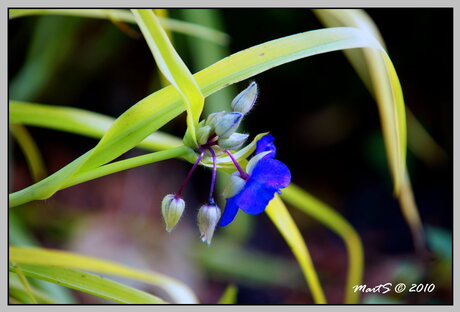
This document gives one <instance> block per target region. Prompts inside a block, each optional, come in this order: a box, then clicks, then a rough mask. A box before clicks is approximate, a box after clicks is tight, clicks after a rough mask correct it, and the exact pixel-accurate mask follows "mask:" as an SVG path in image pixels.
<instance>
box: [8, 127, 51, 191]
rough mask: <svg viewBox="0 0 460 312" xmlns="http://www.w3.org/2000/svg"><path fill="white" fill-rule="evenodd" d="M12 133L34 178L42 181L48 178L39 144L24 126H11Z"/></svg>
mask: <svg viewBox="0 0 460 312" xmlns="http://www.w3.org/2000/svg"><path fill="white" fill-rule="evenodd" d="M10 131H11V133H12V134H13V136H14V138H15V139H16V141H17V142H18V144H19V146H20V148H21V150H22V152H23V153H24V156H25V157H26V160H27V165H28V166H29V169H30V172H31V174H32V178H33V179H34V181H35V182H37V181H40V180H41V179H43V178H44V177H45V176H46V168H45V164H44V162H43V159H42V156H41V153H40V151H39V150H38V147H37V144H35V141H34V139H33V138H32V136H31V135H30V133H29V131H27V128H26V127H25V126H24V125H21V124H10Z"/></svg>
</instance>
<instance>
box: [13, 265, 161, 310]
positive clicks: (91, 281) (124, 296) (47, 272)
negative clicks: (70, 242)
mask: <svg viewBox="0 0 460 312" xmlns="http://www.w3.org/2000/svg"><path fill="white" fill-rule="evenodd" d="M21 267H22V270H23V272H24V274H26V275H27V276H29V277H33V278H37V279H40V280H44V281H48V282H52V283H55V284H59V285H63V286H65V287H69V288H72V289H76V290H80V291H83V292H86V293H88V294H92V295H95V296H98V297H101V298H105V299H109V300H113V301H115V302H119V303H128V304H148V303H150V304H160V303H165V302H164V301H163V300H162V299H160V298H158V297H155V296H153V295H151V294H148V293H146V292H143V291H140V290H137V289H134V288H131V287H128V286H125V285H123V284H120V283H117V282H114V281H111V280H109V279H106V278H104V277H100V276H96V275H93V274H89V273H85V272H82V271H78V270H73V269H68V268H60V267H53V266H41V265H30V264H24V265H22V266H21ZM10 271H12V272H16V271H17V269H16V268H15V267H14V266H11V265H10Z"/></svg>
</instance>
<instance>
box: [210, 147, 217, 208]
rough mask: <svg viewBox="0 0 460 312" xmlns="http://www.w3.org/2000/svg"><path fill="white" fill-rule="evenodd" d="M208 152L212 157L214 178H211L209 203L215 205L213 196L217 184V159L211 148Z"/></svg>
mask: <svg viewBox="0 0 460 312" xmlns="http://www.w3.org/2000/svg"><path fill="white" fill-rule="evenodd" d="M208 151H209V152H210V153H211V155H212V178H211V189H210V190H209V200H208V201H209V203H210V204H213V203H214V198H213V196H212V194H213V193H214V185H215V184H216V174H217V164H216V163H217V159H216V153H215V152H214V151H213V149H212V148H211V147H208Z"/></svg>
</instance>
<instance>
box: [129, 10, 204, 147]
mask: <svg viewBox="0 0 460 312" xmlns="http://www.w3.org/2000/svg"><path fill="white" fill-rule="evenodd" d="M132 12H133V14H134V16H135V18H136V21H137V23H138V25H139V27H140V28H141V31H142V33H143V35H144V37H145V39H146V41H147V43H148V45H149V47H150V50H151V51H152V54H153V56H154V58H155V60H156V62H157V65H158V67H159V68H160V70H161V72H162V73H163V75H164V76H165V77H166V78H167V79H168V80H169V82H171V84H172V85H173V86H174V87H175V88H176V90H177V91H179V92H180V94H181V96H182V99H183V101H184V103H185V109H186V111H187V129H188V130H189V131H190V134H191V136H192V139H193V140H194V142H195V144H197V141H196V129H195V128H196V127H197V125H198V121H199V118H200V116H201V113H202V111H203V107H204V97H203V94H202V93H201V90H200V88H199V86H198V84H197V83H196V81H195V78H194V77H193V75H192V73H191V72H190V71H189V70H188V68H187V66H186V65H185V63H184V62H183V61H182V59H181V58H180V56H179V54H178V53H177V52H176V50H175V49H174V47H173V46H172V44H171V42H170V41H169V39H168V36H167V35H166V33H165V31H164V30H163V28H161V25H160V23H159V22H158V19H157V17H156V16H155V13H153V11H152V10H146V9H142V10H132Z"/></svg>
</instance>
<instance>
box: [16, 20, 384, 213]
mask: <svg viewBox="0 0 460 312" xmlns="http://www.w3.org/2000/svg"><path fill="white" fill-rule="evenodd" d="M371 39H372V38H369V36H367V35H366V33H364V32H363V31H361V30H359V29H356V28H350V27H340V28H328V29H320V30H315V31H309V32H305V33H300V34H297V35H292V36H288V37H285V38H280V39H277V40H273V41H269V42H267V43H264V44H261V45H258V46H255V47H252V48H249V49H247V50H244V51H241V52H239V53H236V54H233V55H231V56H229V57H227V58H225V59H223V60H221V61H219V62H217V63H215V64H214V65H211V66H210V67H208V68H206V69H204V70H202V71H200V72H199V73H196V74H195V75H194V76H195V79H196V81H197V83H198V85H199V86H200V88H201V91H202V93H203V94H204V95H205V96H208V95H210V94H212V93H214V92H216V91H218V90H220V89H221V88H223V87H225V86H227V85H229V84H232V83H235V82H238V81H241V80H244V79H246V78H249V77H252V76H254V75H257V74H259V73H261V72H263V71H266V70H268V69H270V68H272V67H275V66H279V65H281V64H284V63H287V62H291V61H294V60H297V59H300V58H303V57H307V56H312V55H316V54H320V53H326V52H330V51H336V50H342V49H352V48H358V47H371V48H376V49H381V47H380V46H379V45H378V43H376V42H375V41H372V40H371ZM369 40H370V41H369ZM183 111H184V106H183V105H181V95H180V94H179V93H178V92H177V91H176V90H175V88H174V87H172V86H168V87H166V88H163V89H161V90H159V91H157V92H155V93H153V94H151V95H149V96H148V97H146V98H144V99H143V100H141V101H139V102H138V103H137V104H135V105H134V106H132V107H131V108H130V109H128V110H127V111H126V112H125V113H123V114H122V115H121V116H120V117H119V118H117V120H116V121H115V122H114V123H113V124H112V126H111V127H110V129H109V130H108V131H107V132H106V134H105V135H104V137H103V138H102V139H101V141H100V142H99V144H98V145H97V146H96V147H95V148H94V149H93V150H91V151H90V152H88V153H87V154H85V155H84V156H82V157H80V158H79V159H77V160H76V161H75V162H76V164H75V163H72V164H69V165H68V166H66V167H64V168H63V169H62V170H60V171H58V172H57V173H56V175H57V176H58V178H56V180H54V179H55V178H54V177H53V175H52V176H50V177H52V178H50V179H49V180H47V179H48V178H49V177H48V178H47V179H45V180H46V181H47V182H46V183H41V184H40V182H39V183H37V184H34V185H32V186H30V187H28V188H26V189H24V190H21V191H19V192H16V193H13V194H11V195H10V206H15V205H19V204H21V203H25V202H28V201H31V200H34V199H45V198H48V197H49V196H51V195H52V194H53V193H54V192H56V191H57V190H59V188H60V186H62V184H63V183H64V182H65V180H66V179H69V178H70V177H71V176H72V175H74V174H75V173H76V172H78V170H80V169H84V170H89V169H94V168H96V167H98V166H100V165H102V164H105V163H107V162H109V161H111V160H113V159H115V158H116V157H118V156H120V155H121V154H122V153H124V152H126V151H128V150H129V149H131V148H133V147H134V146H136V145H137V144H138V143H139V142H141V141H142V140H144V139H145V138H146V137H147V136H148V135H150V134H151V133H153V132H154V131H156V130H158V129H159V128H160V127H161V126H163V125H164V124H166V123H167V122H169V121H170V120H171V119H173V118H174V117H176V116H178V115H179V114H181V113H182V112H183ZM89 154H91V155H89ZM88 156H91V157H88ZM81 158H83V159H81ZM87 158H89V159H87ZM83 164H84V167H83V168H82V165H83ZM69 167H70V168H69ZM61 171H65V173H62V172H61ZM45 180H43V181H45ZM41 182H42V181H41Z"/></svg>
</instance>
